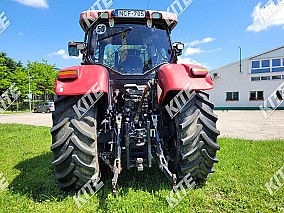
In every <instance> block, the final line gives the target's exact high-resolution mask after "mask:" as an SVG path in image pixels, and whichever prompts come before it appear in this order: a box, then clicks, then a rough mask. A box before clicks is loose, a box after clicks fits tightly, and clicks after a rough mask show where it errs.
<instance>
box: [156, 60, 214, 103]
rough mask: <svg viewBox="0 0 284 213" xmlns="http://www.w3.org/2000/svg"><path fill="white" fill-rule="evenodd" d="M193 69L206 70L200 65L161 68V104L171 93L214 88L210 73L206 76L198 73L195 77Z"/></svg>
mask: <svg viewBox="0 0 284 213" xmlns="http://www.w3.org/2000/svg"><path fill="white" fill-rule="evenodd" d="M192 68H198V69H204V68H203V67H201V66H198V65H192V64H166V65H163V66H161V67H160V69H159V72H158V89H157V93H158V94H157V96H158V102H159V103H160V102H161V101H163V99H164V98H165V97H166V95H167V94H168V93H169V92H171V91H181V90H193V91H200V90H211V89H213V88H214V84H213V82H212V79H211V77H210V76H209V75H208V72H204V75H201V74H200V73H197V74H198V75H194V74H193V72H192V71H191V69H192Z"/></svg>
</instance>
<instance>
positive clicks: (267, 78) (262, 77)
mask: <svg viewBox="0 0 284 213" xmlns="http://www.w3.org/2000/svg"><path fill="white" fill-rule="evenodd" d="M270 79H271V78H270V76H261V80H262V81H267V80H270Z"/></svg>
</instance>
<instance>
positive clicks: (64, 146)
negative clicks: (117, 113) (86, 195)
mask: <svg viewBox="0 0 284 213" xmlns="http://www.w3.org/2000/svg"><path fill="white" fill-rule="evenodd" d="M79 99H80V97H79V96H73V97H72V96H70V97H69V96H62V97H59V98H58V99H57V100H56V101H55V109H56V111H54V112H53V113H52V118H53V127H52V128H51V134H52V145H51V150H52V152H53V155H54V159H53V161H52V164H53V166H54V168H55V177H56V179H57V180H58V185H59V187H60V188H61V189H63V190H69V189H73V188H75V189H78V188H81V187H82V186H83V185H84V184H85V183H87V182H88V181H89V180H91V179H92V180H94V179H97V177H99V163H98V148H97V130H96V126H97V121H96V117H97V107H96V105H95V106H94V107H92V108H91V109H89V110H88V111H87V112H86V113H85V114H84V115H83V116H82V117H81V118H79V117H78V116H77V114H76V113H75V111H74V109H73V106H74V104H76V102H77V101H78V100H79Z"/></svg>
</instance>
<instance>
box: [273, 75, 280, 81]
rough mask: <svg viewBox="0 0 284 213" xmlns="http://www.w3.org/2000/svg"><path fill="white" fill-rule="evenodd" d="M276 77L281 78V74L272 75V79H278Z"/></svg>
mask: <svg viewBox="0 0 284 213" xmlns="http://www.w3.org/2000/svg"><path fill="white" fill-rule="evenodd" d="M278 79H281V75H274V76H272V80H278Z"/></svg>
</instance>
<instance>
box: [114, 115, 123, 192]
mask: <svg viewBox="0 0 284 213" xmlns="http://www.w3.org/2000/svg"><path fill="white" fill-rule="evenodd" d="M121 122H122V116H121V114H119V115H118V116H116V125H117V133H116V158H115V160H114V165H113V178H112V192H113V195H114V196H115V197H116V185H117V180H118V175H119V174H120V173H121V170H122V168H121V145H120V132H121Z"/></svg>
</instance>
